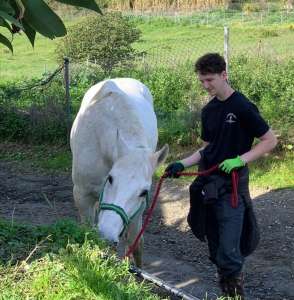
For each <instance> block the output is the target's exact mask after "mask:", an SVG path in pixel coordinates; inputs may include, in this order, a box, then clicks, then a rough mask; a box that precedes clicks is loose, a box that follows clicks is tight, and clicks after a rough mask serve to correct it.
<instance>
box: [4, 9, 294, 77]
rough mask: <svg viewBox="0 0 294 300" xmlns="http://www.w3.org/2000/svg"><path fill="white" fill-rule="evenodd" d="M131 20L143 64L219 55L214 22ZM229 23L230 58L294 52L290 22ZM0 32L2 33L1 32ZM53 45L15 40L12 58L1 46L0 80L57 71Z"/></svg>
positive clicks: (18, 37) (220, 37)
mask: <svg viewBox="0 0 294 300" xmlns="http://www.w3.org/2000/svg"><path fill="white" fill-rule="evenodd" d="M220 14H223V12H220ZM80 18H82V17H80ZM78 20H79V19H75V20H71V21H68V20H67V21H66V25H67V26H70V25H71V24H74V23H75V22H77V21H78ZM133 20H134V22H135V24H136V25H137V26H138V28H139V29H140V30H141V31H142V38H141V41H139V42H137V43H135V44H134V48H136V49H137V50H138V51H144V52H146V53H147V54H146V55H145V57H144V63H146V62H147V63H149V64H156V65H158V64H162V65H176V63H178V62H180V61H181V62H182V61H185V60H187V59H190V60H192V61H194V60H195V59H196V58H197V57H199V56H200V55H202V54H204V53H205V52H208V51H209V52H211V51H218V52H223V40H224V33H223V26H220V25H219V24H217V23H215V22H211V23H209V25H203V24H201V23H199V22H198V23H197V22H192V21H191V20H193V16H191V17H186V18H185V19H183V20H182V21H180V22H174V21H172V20H170V19H166V18H160V17H157V18H155V17H154V18H149V19H138V18H133ZM189 20H190V21H189ZM216 20H217V18H216ZM232 20H235V21H234V22H232V25H231V26H230V32H231V33H230V55H236V54H240V53H251V54H253V55H265V56H271V57H277V56H278V57H282V58H283V57H286V56H289V55H290V54H291V53H293V50H294V34H293V32H294V29H293V28H294V27H293V24H292V23H290V24H289V23H282V24H271V25H256V24H254V25H252V24H250V23H249V25H246V26H245V27H244V24H246V23H242V22H241V19H240V18H239V19H238V18H236V17H234V19H232ZM237 20H239V21H240V22H239V23H238V22H237ZM273 22H274V21H273ZM293 22H294V21H293ZM1 32H2V33H3V30H2V31H1ZM57 42H58V40H53V41H51V40H49V39H46V38H44V37H42V36H40V35H37V38H36V44H35V47H34V49H33V48H32V47H31V45H30V43H29V41H28V40H27V38H26V37H25V36H24V35H23V34H22V35H16V36H15V38H14V41H13V44H14V51H15V52H14V54H13V55H11V54H10V52H9V50H7V49H6V48H4V46H2V45H0V80H1V81H12V80H23V79H24V78H32V77H37V78H40V77H41V75H42V74H43V73H44V72H45V71H46V72H47V71H53V70H55V69H56V68H57V65H58V64H57V62H56V58H55V55H54V50H55V45H56V43H57ZM139 63H142V61H140V62H139Z"/></svg>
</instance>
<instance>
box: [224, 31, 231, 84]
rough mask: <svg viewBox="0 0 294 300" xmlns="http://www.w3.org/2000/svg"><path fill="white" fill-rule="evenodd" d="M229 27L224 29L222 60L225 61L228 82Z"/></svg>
mask: <svg viewBox="0 0 294 300" xmlns="http://www.w3.org/2000/svg"><path fill="white" fill-rule="evenodd" d="M229 36H230V34H229V27H227V26H225V27H224V58H225V61H226V72H227V74H228V80H229Z"/></svg>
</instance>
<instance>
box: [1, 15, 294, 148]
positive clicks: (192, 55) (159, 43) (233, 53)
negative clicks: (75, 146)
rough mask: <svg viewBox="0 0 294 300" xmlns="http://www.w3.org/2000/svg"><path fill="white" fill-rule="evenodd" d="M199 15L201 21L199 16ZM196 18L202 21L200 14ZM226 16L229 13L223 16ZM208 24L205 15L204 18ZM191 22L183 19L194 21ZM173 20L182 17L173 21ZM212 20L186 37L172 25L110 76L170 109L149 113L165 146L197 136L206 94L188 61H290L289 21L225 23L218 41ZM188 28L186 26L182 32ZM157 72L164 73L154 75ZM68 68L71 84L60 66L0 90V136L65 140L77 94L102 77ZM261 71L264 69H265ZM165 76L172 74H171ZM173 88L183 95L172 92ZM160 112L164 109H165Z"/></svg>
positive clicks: (84, 67)
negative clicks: (130, 80) (131, 81)
mask: <svg viewBox="0 0 294 300" xmlns="http://www.w3.org/2000/svg"><path fill="white" fill-rule="evenodd" d="M218 14H219V12H218ZM290 15H291V13H289V16H290ZM216 16H217V15H216ZM218 16H219V15H218ZM198 18H199V20H200V17H199V16H198ZM201 18H205V14H203V16H202V17H201ZM215 18H216V17H215ZM224 18H227V19H228V18H229V17H228V16H226V17H224ZM232 18H233V17H232V16H231V17H230V19H232ZM244 18H245V17H244ZM212 19H213V14H212V13H211V14H210V15H209V16H208V17H207V18H206V20H212ZM150 20H151V19H150ZM187 20H188V19H186V21H187ZM192 20H194V19H193V17H192ZM195 20H196V19H195ZM195 20H194V21H195ZM202 20H204V19H202ZM244 20H245V19H244ZM186 21H185V22H186ZM194 21H191V20H190V21H189V22H192V23H191V24H193V22H194ZM177 22H184V20H183V19H181V18H178V19H177ZM209 22H210V21H209ZM213 22H214V26H200V27H197V26H192V28H193V30H192V31H189V34H187V33H186V32H185V28H186V27H185V26H183V27H181V28H180V29H179V31H175V30H174V27H172V28H171V30H170V31H169V32H168V31H166V32H167V33H166V35H165V36H162V37H161V38H160V39H158V40H156V41H154V42H150V43H148V47H146V44H147V43H144V44H138V45H137V51H138V52H139V53H140V56H138V57H137V59H136V61H135V63H134V65H133V69H136V71H134V70H130V69H128V70H123V71H121V70H120V71H119V72H116V73H113V74H109V76H112V77H114V76H120V77H135V78H137V79H140V80H141V81H143V82H144V83H146V85H147V86H148V87H149V88H150V89H151V90H152V92H153V94H154V96H155V103H156V105H157V103H158V102H159V101H161V103H169V104H170V105H165V106H164V105H162V106H161V107H160V109H157V111H156V112H157V116H158V124H159V133H160V138H161V141H162V142H169V141H172V142H174V143H178V144H183V145H186V144H191V143H193V141H195V140H196V139H197V136H199V111H200V107H201V105H203V103H204V102H205V96H203V93H201V92H200V86H196V85H195V84H194V82H196V80H195V77H194V76H195V75H194V74H193V64H194V62H195V60H196V59H197V58H198V57H200V56H201V55H203V54H205V53H207V52H219V53H221V54H226V53H227V55H228V56H227V60H228V62H229V66H230V68H229V72H233V71H234V69H232V68H234V67H236V66H235V65H231V64H230V59H233V58H234V57H239V56H246V57H253V58H262V59H264V61H265V62H267V61H268V62H269V63H270V61H271V60H283V59H284V60H285V59H291V57H294V56H293V53H294V51H293V50H294V26H292V25H291V24H290V25H289V24H288V25H285V26H283V27H280V26H278V27H273V26H250V27H242V26H237V25H236V26H233V25H231V26H228V28H229V35H228V37H227V38H225V31H224V27H223V26H215V22H216V21H213ZM244 22H245V21H244ZM191 24H188V27H189V29H191V28H190V25H191ZM225 49H227V51H225ZM92 66H94V68H92ZM181 66H185V67H183V68H182V67H181ZM160 68H162V69H165V70H166V71H164V72H157V71H155V70H157V69H160ZM70 69H71V70H72V74H71V83H70V82H69V78H68V77H67V76H68V73H64V70H65V64H62V65H61V66H59V67H58V68H57V69H56V70H55V71H54V72H53V73H51V74H47V76H45V78H43V79H42V80H40V81H35V82H30V84H29V85H24V86H10V87H9V88H8V87H6V88H5V89H0V136H1V137H5V138H7V139H10V138H11V139H18V138H20V137H22V139H23V138H24V137H25V139H26V140H28V141H36V142H38V141H55V140H62V141H68V133H69V128H70V125H71V121H72V120H73V118H74V116H75V114H76V112H77V110H78V107H79V104H80V101H81V99H82V96H83V93H84V92H85V91H86V89H87V88H89V87H90V85H91V84H94V83H95V82H97V81H100V80H102V79H103V78H104V77H103V76H104V75H105V74H102V73H101V72H100V71H99V68H96V69H95V64H93V63H90V62H84V63H81V64H80V65H79V67H78V68H76V67H75V66H74V65H70ZM137 69H138V70H141V71H137ZM142 70H143V71H142ZM264 70H265V72H267V71H268V70H269V69H266V68H264ZM253 71H254V70H253ZM271 71H272V69H271ZM99 72H100V73H99ZM140 72H141V73H140ZM156 72H157V73H156ZM169 73H174V74H176V73H177V74H176V75H171V76H170V75H169ZM66 74H67V75H66ZM74 76H75V78H73V77H74ZM183 77H185V78H183ZM291 84H292V85H291ZM291 86H293V83H291V82H289V89H288V88H287V91H288V90H289V92H287V93H288V94H287V95H288V96H287V97H288V99H292V100H293V99H294V97H293V98H291V97H292V96H293V95H292V94H291V92H290V89H291ZM69 87H70V90H69ZM180 89H182V90H183V92H182V91H181V92H178V90H180ZM293 90H294V87H293ZM69 91H70V93H71V97H72V99H71V100H72V101H71V102H70V101H69V96H70V94H69ZM183 98H185V99H184V100H182V99H183ZM179 103H180V104H179ZM195 103H196V105H195ZM182 104H183V105H182ZM181 105H182V106H181ZM162 107H168V109H167V110H166V111H164V109H161V108H162ZM157 108H158V107H157ZM5 122H6V123H5ZM8 123H9V126H8Z"/></svg>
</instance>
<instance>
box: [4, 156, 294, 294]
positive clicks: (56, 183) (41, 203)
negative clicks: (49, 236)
mask: <svg viewBox="0 0 294 300" xmlns="http://www.w3.org/2000/svg"><path fill="white" fill-rule="evenodd" d="M252 194H253V196H254V200H255V201H254V203H255V208H256V212H257V216H258V220H259V223H260V227H261V234H262V240H261V243H260V245H259V248H258V250H257V251H256V252H255V253H254V254H253V255H251V256H250V257H249V258H248V260H247V263H246V266H245V274H246V275H245V276H246V277H245V278H246V285H245V287H246V292H247V295H248V297H247V298H246V299H249V300H253V299H254V300H255V299H262V300H282V299H284V300H294V260H293V254H294V201H293V200H294V190H293V189H285V190H275V191H267V192H262V191H259V193H257V192H256V191H253V193H252ZM160 195H161V196H160V201H159V203H158V206H157V208H156V211H155V214H154V216H153V218H152V222H151V224H150V226H149V227H148V229H147V233H146V234H145V254H144V261H145V265H144V269H145V270H146V271H147V272H149V273H152V274H153V275H155V276H157V277H159V278H161V279H163V280H165V281H167V282H168V283H170V284H172V285H175V286H176V287H178V288H181V289H183V290H184V291H186V292H188V293H190V294H192V295H194V296H195V297H198V298H201V299H202V298H205V296H206V293H207V291H208V293H207V295H208V296H207V299H216V298H217V296H216V294H217V293H219V291H218V289H217V284H216V276H215V269H214V267H213V266H212V265H211V264H210V262H209V260H208V258H207V250H206V245H205V244H203V243H200V242H199V241H197V240H196V239H195V238H194V236H193V235H192V234H191V232H190V231H189V228H188V226H187V224H186V215H187V211H188V204H189V203H188V202H189V200H188V185H183V184H179V183H178V182H176V181H174V180H173V181H171V180H167V181H166V182H165V183H164V185H163V188H162V191H161V194H160ZM0 217H4V218H6V219H9V220H12V219H13V220H16V221H18V222H25V223H31V224H49V223H52V222H54V221H56V220H57V219H60V218H64V217H67V218H68V217H69V218H74V219H76V218H77V211H76V209H75V208H74V205H73V202H72V183H71V178H70V176H69V174H62V175H48V174H42V173H41V172H40V171H35V170H32V169H30V168H28V167H24V166H22V165H20V164H15V163H9V162H4V161H0Z"/></svg>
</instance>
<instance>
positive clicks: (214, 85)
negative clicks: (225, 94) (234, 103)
mask: <svg viewBox="0 0 294 300" xmlns="http://www.w3.org/2000/svg"><path fill="white" fill-rule="evenodd" d="M197 75H198V79H199V81H200V82H201V84H202V87H203V88H204V89H205V90H206V91H207V92H208V94H209V95H210V96H212V97H214V96H216V95H218V94H220V93H222V91H223V90H224V89H225V86H226V84H227V73H226V71H223V72H222V73H209V74H201V73H199V72H198V73H197Z"/></svg>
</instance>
